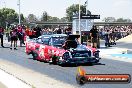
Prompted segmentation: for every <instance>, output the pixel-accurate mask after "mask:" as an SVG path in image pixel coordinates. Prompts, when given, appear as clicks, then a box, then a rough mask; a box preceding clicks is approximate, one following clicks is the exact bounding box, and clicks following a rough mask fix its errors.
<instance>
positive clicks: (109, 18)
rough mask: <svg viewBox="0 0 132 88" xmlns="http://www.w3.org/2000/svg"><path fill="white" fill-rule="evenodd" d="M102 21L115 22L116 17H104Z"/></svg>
mask: <svg viewBox="0 0 132 88" xmlns="http://www.w3.org/2000/svg"><path fill="white" fill-rule="evenodd" d="M103 21H104V22H116V19H115V18H114V17H106V18H104V19H103Z"/></svg>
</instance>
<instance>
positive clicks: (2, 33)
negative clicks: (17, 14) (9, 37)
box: [0, 27, 4, 47]
mask: <svg viewBox="0 0 132 88" xmlns="http://www.w3.org/2000/svg"><path fill="white" fill-rule="evenodd" d="M3 35H4V29H3V28H2V27H0V39H1V46H2V47H4V45H3Z"/></svg>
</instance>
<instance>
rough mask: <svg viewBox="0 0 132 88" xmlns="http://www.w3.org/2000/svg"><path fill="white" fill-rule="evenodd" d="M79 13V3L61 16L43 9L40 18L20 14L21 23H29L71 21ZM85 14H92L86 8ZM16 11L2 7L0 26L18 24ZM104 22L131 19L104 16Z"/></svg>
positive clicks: (84, 7) (83, 10) (83, 7)
mask: <svg viewBox="0 0 132 88" xmlns="http://www.w3.org/2000/svg"><path fill="white" fill-rule="evenodd" d="M78 13H79V4H73V5H71V6H69V7H68V8H67V9H66V16H65V17H62V18H58V17H53V16H50V15H49V14H48V12H46V11H43V13H42V15H41V17H40V18H38V17H37V16H36V15H34V14H29V15H28V16H27V17H24V15H23V14H21V15H20V16H21V23H29V22H37V21H40V22H72V17H73V15H75V14H78ZM81 14H86V6H85V5H81ZM87 14H92V13H91V11H89V10H87ZM18 19H19V16H18V13H16V11H15V10H14V9H11V8H2V9H0V26H2V27H6V26H8V25H10V24H18ZM103 21H104V22H131V20H130V19H129V18H128V19H124V18H118V19H116V18H114V17H106V18H104V19H103Z"/></svg>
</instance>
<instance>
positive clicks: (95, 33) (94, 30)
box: [90, 26, 99, 48]
mask: <svg viewBox="0 0 132 88" xmlns="http://www.w3.org/2000/svg"><path fill="white" fill-rule="evenodd" d="M98 34H99V33H98V31H97V27H96V26H93V28H92V29H91V30H90V37H91V43H92V47H93V48H97V42H98Z"/></svg>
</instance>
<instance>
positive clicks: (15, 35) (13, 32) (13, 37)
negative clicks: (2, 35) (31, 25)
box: [10, 27, 18, 50]
mask: <svg viewBox="0 0 132 88" xmlns="http://www.w3.org/2000/svg"><path fill="white" fill-rule="evenodd" d="M10 36H11V45H10V49H11V50H12V44H13V42H14V50H17V40H18V31H17V29H16V28H14V27H13V28H12V30H11V31H10Z"/></svg>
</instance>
